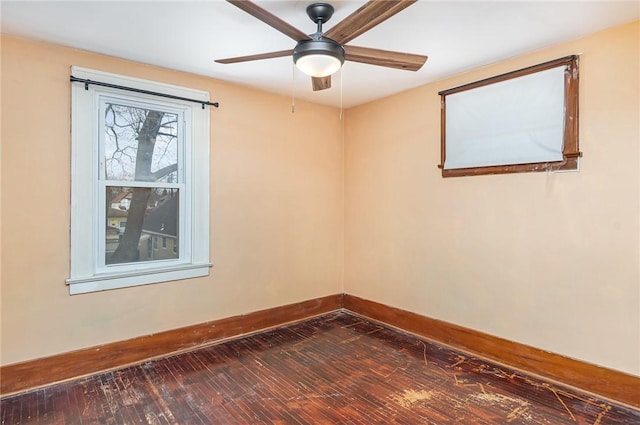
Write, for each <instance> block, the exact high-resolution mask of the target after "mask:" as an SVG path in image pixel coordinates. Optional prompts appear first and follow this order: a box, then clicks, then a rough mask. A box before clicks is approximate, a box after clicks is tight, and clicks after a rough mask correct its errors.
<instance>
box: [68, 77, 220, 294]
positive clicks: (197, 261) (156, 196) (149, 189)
mask: <svg viewBox="0 0 640 425" xmlns="http://www.w3.org/2000/svg"><path fill="white" fill-rule="evenodd" d="M71 73H72V75H73V76H74V77H76V78H81V79H86V80H92V81H99V82H101V83H107V84H109V85H118V86H125V87H131V88H134V89H138V90H141V91H147V92H149V91H153V92H161V93H167V94H170V95H173V96H179V97H183V98H195V99H197V100H202V101H203V102H207V101H208V100H209V95H208V93H206V92H201V91H195V90H191V89H185V88H181V87H176V86H170V85H166V84H161V83H155V82H150V81H145V80H139V79H134V78H130V77H124V76H119V75H114V74H108V73H104V72H100V71H93V70H89V69H85V68H78V67H72V70H71ZM71 131H72V147H71V149H72V164H71V170H72V174H71V175H72V179H71V203H72V205H71V275H70V277H69V279H67V283H68V285H69V288H70V293H71V294H78V293H85V292H93V291H100V290H106V289H115V288H122V287H128V286H135V285H144V284H149V283H157V282H164V281H169V280H177V279H186V278H191V277H198V276H206V275H207V274H208V273H209V267H210V266H211V264H210V262H209V110H208V108H207V109H205V108H204V107H203V106H201V104H198V103H192V102H188V101H183V100H174V99H167V98H163V97H158V96H154V95H152V94H146V93H143V92H132V91H128V90H123V89H119V88H114V87H104V86H99V85H85V84H79V83H74V84H72V122H71ZM116 226H117V227H116ZM158 238H162V247H163V248H166V244H167V239H170V240H172V242H173V243H174V244H175V249H174V250H165V251H166V252H163V253H162V255H158V254H154V251H156V250H157V249H158Z"/></svg>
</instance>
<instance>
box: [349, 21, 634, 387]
mask: <svg viewBox="0 0 640 425" xmlns="http://www.w3.org/2000/svg"><path fill="white" fill-rule="evenodd" d="M639 35H640V30H639V25H638V22H635V23H633V24H629V25H624V26H621V27H617V28H614V29H610V30H607V31H605V32H602V33H598V34H594V35H592V36H589V37H586V38H584V39H581V40H577V41H574V42H571V43H566V44H562V45H558V46H556V47H553V48H548V49H544V50H542V51H539V52H536V53H534V54H529V55H526V56H522V57H519V58H516V59H512V60H508V61H505V62H502V63H499V64H495V65H492V66H488V67H486V68H482V69H478V70H475V71H473V72H469V73H466V74H463V75H459V76H456V77H454V78H450V79H447V80H444V81H439V82H437V83H433V84H429V85H426V86H423V87H420V88H418V89H414V90H411V91H408V92H405V93H402V94H399V95H396V96H393V97H390V98H387V99H384V100H381V101H377V102H373V103H370V104H366V105H363V106H360V107H356V108H353V109H350V110H348V111H347V114H346V119H345V122H346V126H345V140H346V145H345V170H346V172H345V182H346V183H345V210H346V213H345V229H346V232H345V265H346V266H345V292H346V293H349V294H352V295H356V296H360V297H363V298H367V299H370V300H373V301H377V302H381V303H384V304H388V305H391V306H395V307H399V308H402V309H406V310H410V311H413V312H417V313H420V314H423V315H426V316H429V317H433V318H437V319H441V320H445V321H448V322H452V323H455V324H459V325H462V326H466V327H470V328H473V329H476V330H479V331H482V332H486V333H489V334H493V335H496V336H500V337H504V338H507V339H510V340H514V341H518V342H521V343H524V344H529V345H532V346H535V347H538V348H542V349H545V350H549V351H553V352H556V353H559V354H563V355H566V356H569V357H573V358H577V359H580V360H583V361H587V362H591V363H595V364H598V365H602V366H606V367H610V368H613V369H618V370H621V371H625V372H628V373H632V374H635V375H640V273H639V272H640V263H639V257H640V251H639V244H640V241H639V232H640V226H639V217H640V210H639V199H640V175H639V165H640V149H639V143H640V137H639V133H640V121H639V120H640V118H639V117H640V108H639V99H640V93H639V76H640V67H639V60H640V58H639V51H640V48H639V47H640V46H639V43H638V40H639ZM576 53H577V54H580V55H581V59H580V148H581V150H582V151H583V152H584V158H583V160H582V163H581V170H580V172H574V173H558V174H545V173H529V174H512V175H502V176H478V177H459V178H448V179H443V178H442V177H441V176H440V170H439V169H438V168H436V166H437V164H438V163H439V158H440V140H439V137H440V129H439V125H440V124H439V121H440V98H439V96H438V95H437V93H438V91H440V90H445V89H448V88H452V87H456V86H458V85H461V84H464V83H469V82H473V81H476V80H479V79H482V78H486V77H490V76H493V75H497V74H501V73H503V72H508V71H511V70H515V69H519V68H522V67H525V66H529V65H534V64H536V63H540V62H544V61H547V60H551V59H555V58H558V57H562V56H565V55H569V54H576ZM424 72H429V63H428V62H427V64H426V67H425V71H424Z"/></svg>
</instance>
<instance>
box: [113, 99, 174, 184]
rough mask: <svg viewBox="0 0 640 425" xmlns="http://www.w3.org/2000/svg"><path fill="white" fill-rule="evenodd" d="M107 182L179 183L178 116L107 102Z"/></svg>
mask: <svg viewBox="0 0 640 425" xmlns="http://www.w3.org/2000/svg"><path fill="white" fill-rule="evenodd" d="M104 107H105V120H104V156H105V158H104V164H105V176H106V179H107V180H121V181H132V180H137V181H158V182H165V183H178V172H177V169H178V167H177V165H178V121H179V120H178V115H177V114H175V113H169V112H163V111H154V110H150V109H143V108H138V107H134V106H127V105H117V104H114V103H106V104H105V105H104Z"/></svg>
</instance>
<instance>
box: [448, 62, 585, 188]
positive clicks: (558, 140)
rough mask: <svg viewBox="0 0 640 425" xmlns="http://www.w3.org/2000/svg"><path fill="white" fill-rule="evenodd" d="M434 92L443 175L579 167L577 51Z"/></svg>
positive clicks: (563, 169)
mask: <svg viewBox="0 0 640 425" xmlns="http://www.w3.org/2000/svg"><path fill="white" fill-rule="evenodd" d="M439 95H440V96H441V102H442V119H441V162H440V165H439V167H440V168H442V176H443V177H452V176H466V175H477V174H502V173H518V172H527V171H559V170H562V171H569V170H577V169H578V165H579V157H580V156H581V153H580V151H579V146H578V58H577V56H567V57H565V58H560V59H556V60H553V61H550V62H545V63H543V64H539V65H535V66H532V67H529V68H525V69H521V70H518V71H514V72H510V73H507V74H503V75H499V76H496V77H493V78H489V79H486V80H482V81H477V82H474V83H470V84H466V85H464V86H460V87H456V88H453V89H449V90H445V91H442V92H440V93H439Z"/></svg>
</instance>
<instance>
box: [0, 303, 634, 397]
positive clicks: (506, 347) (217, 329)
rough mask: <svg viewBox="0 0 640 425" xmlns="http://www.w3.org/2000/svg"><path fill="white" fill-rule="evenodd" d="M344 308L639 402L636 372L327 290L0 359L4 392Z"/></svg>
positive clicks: (0, 383) (590, 389)
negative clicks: (21, 358)
mask: <svg viewBox="0 0 640 425" xmlns="http://www.w3.org/2000/svg"><path fill="white" fill-rule="evenodd" d="M341 308H344V309H345V310H348V311H350V312H353V313H355V314H358V315H360V316H364V317H367V318H370V319H372V320H375V321H378V322H381V323H383V324H386V325H389V326H392V327H395V328H398V329H400V330H402V331H406V332H409V333H413V334H415V335H418V336H421V337H424V338H428V339H431V340H434V341H436V342H439V343H442V344H446V345H449V346H451V347H453V348H457V349H460V350H463V351H467V352H470V353H473V354H476V355H478V356H479V357H483V358H485V359H487V360H492V361H495V362H497V363H501V364H503V365H505V366H507V367H510V368H515V369H519V370H521V371H523V372H525V373H530V374H535V375H539V376H541V377H543V378H546V379H551V380H554V381H557V382H559V383H562V384H565V385H570V386H573V387H576V388H579V389H581V390H583V391H587V392H590V393H593V394H597V395H599V396H601V397H605V398H608V399H611V400H613V401H617V402H621V403H625V404H628V405H630V406H634V407H636V408H640V390H639V388H640V378H639V377H636V376H633V375H628V374H625V373H622V372H618V371H615V370H611V369H606V368H603V367H599V366H596V365H593V364H589V363H585V362H582V361H579V360H574V359H570V358H567V357H564V356H560V355H558V354H554V353H549V352H546V351H543V350H540V349H537V348H534V347H530V346H527V345H523V344H520V343H516V342H513V341H508V340H505V339H502V338H498V337H495V336H492V335H488V334H484V333H482V332H478V331H475V330H473V329H469V328H465V327H462V326H458V325H454V324H451V323H447V322H443V321H440V320H437V319H431V318H428V317H425V316H421V315H419V314H416V313H412V312H408V311H405V310H401V309H398V308H395V307H389V306H386V305H384V304H380V303H376V302H373V301H368V300H365V299H362V298H358V297H356V296H352V295H347V294H344V295H343V294H337V295H330V296H327V297H323V298H318V299H314V300H309V301H304V302H300V303H296V304H290V305H285V306H282V307H275V308H271V309H268V310H262V311H257V312H253V313H249V314H246V315H242V316H234V317H229V318H225V319H221V320H215V321H212V322H207V323H202V324H198V325H193V326H188V327H184V328H180V329H174V330H170V331H166V332H160V333H158V334H154V335H149V336H143V337H138V338H133V339H130V340H126V341H119V342H114V343H111V344H105V345H101V346H98V347H91V348H86V349H82V350H78V351H73V352H69V353H62V354H58V355H55V356H51V357H46V358H42V359H36V360H30V361H27V362H23V363H16V364H12V365H7V366H3V367H0V395H1V396H2V397H4V396H7V395H10V394H14V393H18V392H23V391H27V390H30V389H34V388H37V387H42V386H45V385H51V384H53V383H56V382H62V381H67V380H70V379H75V378H79V377H82V376H86V375H91V374H95V373H98V372H104V371H108V370H114V369H118V368H121V367H124V366H127V365H132V364H136V363H141V362H144V361H147V360H150V359H154V358H158V357H163V356H167V355H169V354H173V353H178V352H182V351H187V350H191V349H194V348H197V347H199V346H203V345H207V344H211V343H215V342H219V341H221V340H224V339H229V338H236V337H240V336H243V335H246V334H250V333H254V332H257V331H262V330H266V329H269V328H273V327H277V326H282V325H284V324H287V323H291V322H296V321H300V320H303V319H306V318H309V317H312V316H317V315H321V314H324V313H329V312H331V311H335V310H339V309H341Z"/></svg>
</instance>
